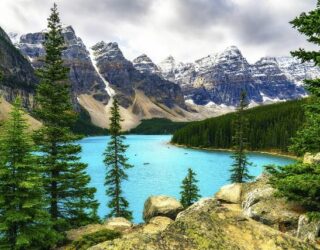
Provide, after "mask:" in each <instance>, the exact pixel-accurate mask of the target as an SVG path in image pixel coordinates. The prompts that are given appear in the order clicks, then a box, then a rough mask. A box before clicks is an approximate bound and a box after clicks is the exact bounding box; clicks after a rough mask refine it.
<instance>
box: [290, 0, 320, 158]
mask: <svg viewBox="0 0 320 250" xmlns="http://www.w3.org/2000/svg"><path fill="white" fill-rule="evenodd" d="M319 19H320V1H318V5H317V8H316V9H315V10H313V11H311V12H310V13H308V14H305V13H303V14H301V15H300V16H299V17H297V18H295V19H294V20H293V21H291V24H292V25H293V27H294V28H296V29H298V31H299V32H300V33H302V34H303V35H305V36H307V37H308V39H307V40H308V41H309V42H311V43H313V44H315V45H318V46H319V45H320V31H319V29H318V27H319V25H320V21H319ZM291 54H292V55H293V56H294V57H297V58H299V59H301V61H302V62H312V63H314V64H315V65H316V66H320V61H319V56H320V52H319V51H306V50H305V49H299V50H298V51H294V52H291ZM304 87H305V88H306V89H307V90H308V92H309V94H310V98H309V100H308V103H307V104H306V105H305V116H306V122H305V124H304V126H303V127H302V129H301V130H299V131H298V133H297V135H296V137H295V138H294V139H293V145H292V146H291V147H290V149H291V151H293V152H295V153H296V154H298V155H303V154H305V153H306V152H310V153H317V152H320V79H313V80H305V81H304Z"/></svg>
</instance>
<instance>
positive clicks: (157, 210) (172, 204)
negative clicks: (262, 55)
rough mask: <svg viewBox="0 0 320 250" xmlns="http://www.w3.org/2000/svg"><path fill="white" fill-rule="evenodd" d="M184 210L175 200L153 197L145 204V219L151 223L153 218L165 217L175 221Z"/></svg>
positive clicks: (165, 197) (162, 196)
mask: <svg viewBox="0 0 320 250" xmlns="http://www.w3.org/2000/svg"><path fill="white" fill-rule="evenodd" d="M182 210H183V206H182V205H181V203H180V202H179V201H177V200H176V199H175V198H172V197H169V196H164V195H159V196H151V197H149V198H148V199H147V200H146V202H145V203H144V209H143V219H144V220H145V221H146V222H149V221H150V219H151V218H153V217H156V216H164V217H168V218H170V219H173V220H174V219H175V218H176V217H177V215H178V213H180V212H181V211H182Z"/></svg>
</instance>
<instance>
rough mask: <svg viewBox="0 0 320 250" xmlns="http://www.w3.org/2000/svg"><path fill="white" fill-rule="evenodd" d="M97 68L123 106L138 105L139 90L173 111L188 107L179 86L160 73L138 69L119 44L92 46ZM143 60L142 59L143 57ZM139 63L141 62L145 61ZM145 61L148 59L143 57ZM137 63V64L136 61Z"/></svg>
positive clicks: (101, 43)
mask: <svg viewBox="0 0 320 250" xmlns="http://www.w3.org/2000/svg"><path fill="white" fill-rule="evenodd" d="M92 50H93V51H94V55H95V60H96V62H97V67H98V68H99V71H100V73H101V74H102V76H103V77H104V78H105V79H106V80H107V81H108V82H109V83H110V86H111V87H112V88H113V89H114V90H115V91H116V96H117V98H118V100H119V101H120V104H121V106H123V107H125V108H127V107H129V106H130V105H132V104H133V103H134V99H135V93H136V91H142V92H143V93H144V95H145V96H147V97H148V98H150V99H151V100H152V101H153V102H155V103H158V104H162V105H165V106H166V107H168V108H173V107H174V106H175V105H177V106H179V107H182V108H185V103H184V97H183V94H182V92H181V89H180V87H179V86H178V85H177V84H174V83H172V82H169V81H167V80H164V79H163V78H161V77H159V76H158V75H156V74H153V73H152V72H150V73H145V72H144V71H145V68H144V69H143V70H142V68H141V67H142V66H141V64H136V65H139V67H138V68H139V69H140V70H137V69H136V68H135V67H134V66H133V64H132V63H131V62H130V61H128V60H127V59H126V58H125V57H124V56H123V54H122V52H121V50H120V49H119V47H118V44H117V43H105V42H100V43H97V44H96V45H94V46H93V47H92ZM140 59H141V58H140ZM140 59H138V61H140V62H141V60H140ZM142 60H145V57H144V59H143V58H142ZM136 62H137V61H136Z"/></svg>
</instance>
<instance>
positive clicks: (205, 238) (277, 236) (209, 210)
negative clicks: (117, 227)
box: [89, 199, 317, 250]
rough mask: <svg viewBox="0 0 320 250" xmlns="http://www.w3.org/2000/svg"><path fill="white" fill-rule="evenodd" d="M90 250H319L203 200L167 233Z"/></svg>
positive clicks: (127, 237)
mask: <svg viewBox="0 0 320 250" xmlns="http://www.w3.org/2000/svg"><path fill="white" fill-rule="evenodd" d="M89 249H90V250H109V249H110V250H111V249H112V250H114V249H117V250H128V249H135V250H145V249H148V250H158V249H165V250H198V249H203V250H207V249H210V250H221V249H223V250H234V249H238V250H270V249H279V250H280V249H292V250H293V249H300V250H307V249H308V250H311V249H317V248H316V247H315V246H314V245H311V244H308V243H304V242H302V241H299V240H298V239H297V238H294V237H291V236H289V235H286V234H283V233H281V232H279V231H277V230H274V229H272V228H270V227H268V226H265V225H263V224H261V223H258V222H256V221H253V220H251V219H246V218H243V216H241V213H240V212H239V211H238V210H237V209H234V208H233V206H231V205H220V203H219V202H217V201H216V200H214V199H202V200H200V201H199V202H198V203H195V204H194V205H192V206H191V207H189V208H188V209H187V210H185V211H183V212H182V213H180V214H179V216H178V217H177V219H176V220H175V221H174V222H172V223H170V224H169V225H168V226H167V227H166V228H165V229H164V230H163V231H159V232H158V233H155V234H152V233H146V232H143V231H142V230H140V231H139V230H137V231H133V232H131V233H129V234H127V235H124V236H123V237H122V238H121V239H116V240H113V241H106V242H104V243H101V244H98V245H96V246H94V247H91V248H89Z"/></svg>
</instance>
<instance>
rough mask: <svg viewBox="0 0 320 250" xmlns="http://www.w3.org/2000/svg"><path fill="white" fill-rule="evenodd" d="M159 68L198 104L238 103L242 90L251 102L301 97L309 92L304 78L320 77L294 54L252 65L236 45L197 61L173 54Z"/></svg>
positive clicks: (309, 65) (165, 76) (188, 97)
mask: <svg viewBox="0 0 320 250" xmlns="http://www.w3.org/2000/svg"><path fill="white" fill-rule="evenodd" d="M159 68H160V69H161V73H160V75H161V76H162V77H164V78H165V79H168V80H171V81H174V82H176V83H177V84H179V85H180V86H181V88H182V90H183V92H184V95H185V98H186V99H187V100H188V99H189V100H191V101H192V102H194V103H196V104H198V105H207V104H209V103H211V102H212V103H215V104H218V105H221V104H223V105H227V106H230V105H231V106H235V105H237V103H238V99H239V93H240V91H241V90H242V89H243V90H246V91H247V94H248V99H249V101H250V102H252V103H258V104H261V103H266V102H276V101H285V100H291V99H298V98H301V97H304V96H306V94H307V93H306V91H305V90H304V89H303V87H302V86H301V85H302V82H303V80H304V79H310V78H316V77H320V69H318V68H317V67H315V66H314V65H313V64H312V63H300V62H299V60H297V59H295V58H292V57H264V58H261V59H260V60H259V61H258V62H256V63H255V64H249V63H248V62H247V60H246V59H245V57H244V56H243V55H242V53H241V51H240V50H239V49H238V48H237V47H235V46H231V47H228V48H226V49H225V50H224V51H223V52H221V53H216V54H212V55H209V56H207V57H204V58H201V59H199V60H196V61H195V62H194V63H177V62H176V61H175V59H174V58H173V57H172V56H170V57H168V58H166V59H165V60H164V61H163V62H161V63H160V64H159Z"/></svg>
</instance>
